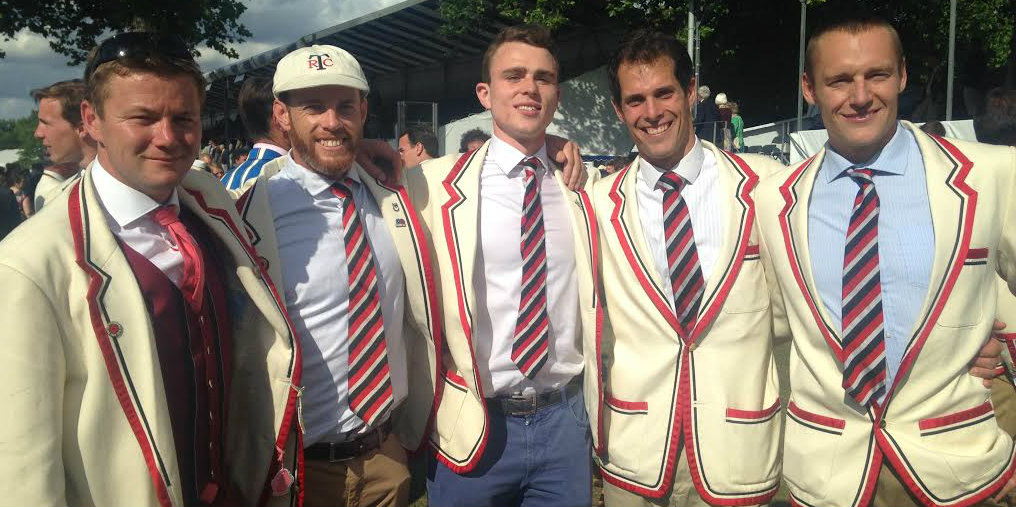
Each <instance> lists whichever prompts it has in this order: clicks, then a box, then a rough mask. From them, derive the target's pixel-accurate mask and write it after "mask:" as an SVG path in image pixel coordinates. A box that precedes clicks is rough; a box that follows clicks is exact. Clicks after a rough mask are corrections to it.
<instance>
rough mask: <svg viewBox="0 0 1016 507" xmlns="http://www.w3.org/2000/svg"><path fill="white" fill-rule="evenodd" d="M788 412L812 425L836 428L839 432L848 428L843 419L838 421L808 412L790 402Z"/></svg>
mask: <svg viewBox="0 0 1016 507" xmlns="http://www.w3.org/2000/svg"><path fill="white" fill-rule="evenodd" d="M787 410H788V411H789V412H790V413H791V414H794V415H795V416H797V417H798V418H800V419H803V420H805V421H808V422H810V423H814V424H818V425H820V426H827V427H829V428H836V429H838V430H842V429H843V428H846V427H847V422H846V421H844V420H843V419H837V418H835V417H828V416H824V415H819V414H816V413H814V412H808V411H807V410H804V409H803V408H801V407H799V406H797V404H796V403H794V402H790V405H787Z"/></svg>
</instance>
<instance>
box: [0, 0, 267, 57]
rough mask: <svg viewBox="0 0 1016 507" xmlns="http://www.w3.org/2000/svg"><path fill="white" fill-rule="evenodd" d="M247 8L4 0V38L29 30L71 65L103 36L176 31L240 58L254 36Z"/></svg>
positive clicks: (202, 2)
mask: <svg viewBox="0 0 1016 507" xmlns="http://www.w3.org/2000/svg"><path fill="white" fill-rule="evenodd" d="M246 9H247V8H246V7H245V6H244V5H243V4H242V3H241V2H240V0H187V1H183V2H164V1H159V0H101V1H96V0H0V37H3V39H4V40H7V41H9V40H11V39H12V38H14V37H15V36H16V35H17V34H18V33H19V32H20V31H21V30H25V29H27V30H28V31H29V32H32V33H36V34H39V35H41V36H43V37H45V38H46V39H47V40H48V41H49V45H50V47H52V48H53V50H54V51H56V52H57V53H59V54H62V55H65V56H67V57H68V59H69V62H68V64H70V65H77V64H79V63H81V62H83V61H85V59H86V58H87V56H88V51H89V50H91V49H92V47H94V46H95V42H96V40H97V39H98V38H99V37H100V36H102V35H103V34H105V33H109V32H120V31H126V30H131V29H144V30H147V31H153V32H158V33H172V34H176V35H179V36H180V37H182V38H183V39H184V40H185V41H187V42H188V43H189V44H191V46H192V47H193V46H196V45H197V44H199V43H204V44H205V45H207V46H208V47H209V48H211V49H213V50H215V51H218V52H219V53H222V54H224V55H226V56H228V57H230V58H236V57H237V56H238V55H237V53H236V50H234V49H233V48H232V45H233V44H237V43H240V42H243V41H244V40H245V38H246V37H250V35H251V33H250V31H249V30H247V28H246V27H245V26H244V25H243V24H241V23H240V22H239V18H240V15H241V14H243V12H244V11H245V10H246ZM3 56H5V53H4V52H3V51H2V50H0V57H3Z"/></svg>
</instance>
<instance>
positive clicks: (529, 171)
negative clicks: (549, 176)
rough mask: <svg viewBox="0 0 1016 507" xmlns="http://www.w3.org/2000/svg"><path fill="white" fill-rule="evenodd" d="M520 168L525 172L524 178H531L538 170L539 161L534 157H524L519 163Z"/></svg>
mask: <svg viewBox="0 0 1016 507" xmlns="http://www.w3.org/2000/svg"><path fill="white" fill-rule="evenodd" d="M519 165H520V166H522V170H523V171H524V172H525V175H526V178H532V177H534V176H536V172H537V171H538V170H539V169H540V165H541V164H540V159H539V158H536V157H526V158H524V159H522V162H519Z"/></svg>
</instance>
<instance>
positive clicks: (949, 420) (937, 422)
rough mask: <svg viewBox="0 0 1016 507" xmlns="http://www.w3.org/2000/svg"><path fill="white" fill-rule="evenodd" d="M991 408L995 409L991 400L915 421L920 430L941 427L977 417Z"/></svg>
mask: <svg viewBox="0 0 1016 507" xmlns="http://www.w3.org/2000/svg"><path fill="white" fill-rule="evenodd" d="M993 410H995V409H994V407H992V406H991V402H990V401H986V402H984V403H982V404H980V405H978V406H976V407H974V408H969V409H967V410H961V411H959V412H955V413H952V414H949V415H944V416H942V417H932V418H929V419H922V420H921V421H919V422H918V423H917V427H918V428H920V429H921V431H924V430H931V429H935V428H941V427H942V426H949V425H951V424H956V423H959V422H963V421H969V420H971V419H976V418H977V417H979V416H982V415H984V414H987V413H989V412H991V411H993Z"/></svg>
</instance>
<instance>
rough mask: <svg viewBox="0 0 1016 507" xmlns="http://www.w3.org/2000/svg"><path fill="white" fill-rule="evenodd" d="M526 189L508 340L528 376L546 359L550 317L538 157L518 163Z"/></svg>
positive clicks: (519, 365)
mask: <svg viewBox="0 0 1016 507" xmlns="http://www.w3.org/2000/svg"><path fill="white" fill-rule="evenodd" d="M521 165H522V169H523V171H525V175H524V177H525V183H526V192H525V194H524V197H523V199H522V243H521V246H520V250H521V252H522V297H521V298H520V300H519V317H518V320H517V321H516V324H515V341H514V342H512V361H514V362H515V364H516V365H517V366H518V367H519V371H521V372H522V374H523V375H525V376H526V377H528V378H530V379H532V378H535V377H536V374H537V373H539V372H540V368H542V367H543V365H544V364H545V363H546V362H547V357H548V355H549V351H548V347H549V343H550V319H549V318H548V317H547V250H546V245H545V241H544V239H545V238H544V229H543V205H542V204H541V203H540V178H539V177H538V176H537V169H539V167H540V160H539V159H538V158H536V157H528V158H526V159H525V160H523V161H522V163H521Z"/></svg>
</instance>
